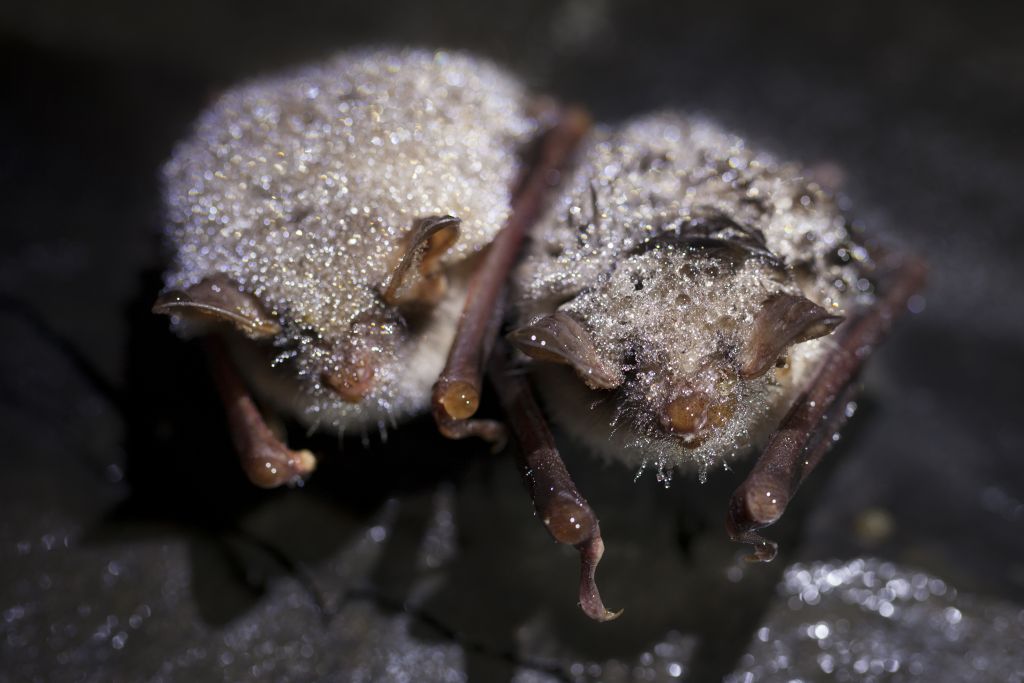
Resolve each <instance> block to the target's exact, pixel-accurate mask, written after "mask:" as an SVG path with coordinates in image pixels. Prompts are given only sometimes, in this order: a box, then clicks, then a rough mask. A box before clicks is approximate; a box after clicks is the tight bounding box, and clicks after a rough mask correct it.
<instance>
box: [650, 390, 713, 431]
mask: <svg viewBox="0 0 1024 683" xmlns="http://www.w3.org/2000/svg"><path fill="white" fill-rule="evenodd" d="M710 404H711V401H710V399H709V398H708V396H707V394H704V393H703V392H700V391H694V390H692V389H691V390H687V391H685V392H684V393H682V394H680V395H679V396H677V397H676V398H674V399H672V400H671V401H669V402H668V403H666V404H665V407H664V408H662V411H661V426H662V428H663V429H664V430H665V431H667V432H672V433H674V434H696V433H697V432H699V431H700V430H701V429H702V428H703V427H704V425H705V424H706V423H707V421H708V407H709V406H710Z"/></svg>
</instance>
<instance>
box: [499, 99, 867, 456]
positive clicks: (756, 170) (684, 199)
mask: <svg viewBox="0 0 1024 683" xmlns="http://www.w3.org/2000/svg"><path fill="white" fill-rule="evenodd" d="M801 173H802V172H801V171H800V169H798V168H796V167H793V166H784V165H781V164H778V163H777V162H775V161H774V160H773V159H771V158H770V157H767V156H766V155H761V154H758V153H756V152H753V151H751V150H749V149H748V148H747V146H746V144H745V143H744V142H743V141H742V140H740V139H739V138H736V137H734V136H730V135H727V134H726V133H724V132H722V131H721V130H720V129H718V128H717V127H715V126H714V125H712V124H710V123H706V122H701V121H697V120H690V119H685V118H682V117H680V116H676V115H671V114H662V115H655V116H652V117H648V118H645V119H641V120H639V121H637V122H634V123H631V124H627V125H626V126H625V127H624V128H623V129H621V130H618V131H605V132H604V133H602V134H599V135H598V136H597V137H596V140H595V141H594V142H592V143H591V144H590V146H589V147H588V148H587V150H586V151H585V152H584V153H583V158H582V161H581V163H580V166H579V168H578V169H577V170H576V173H575V176H574V177H573V179H572V180H571V181H570V182H569V184H568V185H567V187H566V190H565V192H564V193H563V195H562V197H561V198H560V199H559V200H558V201H556V202H555V205H554V206H553V207H552V209H551V211H550V212H549V213H548V214H547V216H546V217H545V218H544V219H542V221H541V223H540V224H539V226H538V228H537V230H536V231H535V239H534V242H533V244H532V246H531V248H530V251H529V252H528V254H527V256H526V258H525V260H524V263H523V264H522V265H521V267H520V269H519V271H518V273H517V277H516V288H517V289H516V292H517V293H516V303H517V304H518V306H519V318H520V321H521V323H520V326H519V327H518V328H517V329H516V330H515V331H514V332H513V333H512V334H511V335H510V339H511V341H512V342H513V343H514V344H515V345H516V346H517V347H518V348H519V349H520V350H521V351H523V352H524V353H526V354H527V355H528V356H531V357H533V358H534V359H535V360H536V361H537V364H536V369H537V372H538V374H539V375H541V376H540V377H539V381H540V383H541V386H542V389H543V390H544V391H545V393H547V394H548V395H549V396H552V395H554V394H555V392H558V393H559V394H560V396H559V398H558V399H557V400H549V401H548V403H549V406H550V408H551V410H552V412H553V413H554V417H555V419H556V421H560V422H562V423H563V424H564V426H565V427H566V429H567V430H568V431H570V432H571V433H572V434H574V435H575V436H577V437H579V438H581V439H583V440H584V441H585V442H586V443H588V445H591V446H592V447H594V448H595V449H596V450H598V451H599V452H603V453H606V454H608V455H609V456H611V457H614V458H617V459H619V460H623V461H625V462H627V463H628V464H630V465H633V466H639V467H653V468H656V469H658V470H659V471H660V472H662V473H663V474H664V476H669V475H670V472H671V470H672V469H676V468H681V469H696V470H697V471H698V472H700V473H701V474H703V473H704V472H706V471H707V470H708V468H710V467H711V466H713V465H715V464H721V463H722V462H724V461H726V460H727V459H729V458H731V457H732V456H733V455H734V454H737V453H740V452H742V451H744V450H746V449H748V448H749V446H751V445H753V444H754V443H755V442H757V441H758V440H759V439H761V438H763V437H764V436H765V435H766V434H767V432H768V431H770V430H771V429H773V428H774V427H775V426H776V425H777V424H778V421H779V419H780V418H781V414H780V413H781V412H782V411H784V410H785V408H786V407H787V406H788V405H789V404H790V403H791V402H792V398H793V397H794V395H795V394H796V393H797V392H798V391H799V389H800V387H801V386H802V384H803V383H805V382H807V381H809V378H810V376H811V375H812V374H813V371H814V370H815V369H816V367H817V366H818V364H819V362H820V360H821V359H822V358H823V356H824V352H825V351H826V350H827V348H828V340H827V338H825V339H820V338H822V337H825V336H826V335H828V334H829V333H830V332H831V331H832V330H833V329H835V328H836V326H837V325H839V324H840V323H841V322H842V320H843V316H844V315H845V314H846V313H847V312H848V309H850V308H856V307H859V306H862V305H867V304H868V303H869V302H870V298H871V293H870V291H865V290H869V288H866V287H865V283H866V282H867V281H866V280H865V279H864V277H863V273H865V272H866V271H867V269H868V267H869V264H868V263H867V262H866V258H865V257H863V253H864V252H863V249H861V248H860V247H859V246H857V245H855V244H854V243H853V240H852V237H851V235H850V234H849V232H848V230H847V228H846V224H845V221H844V220H843V218H842V216H841V215H840V214H839V212H838V210H837V209H836V207H835V205H834V204H833V202H832V201H831V199H830V198H828V197H827V196H826V194H825V193H824V192H823V191H822V190H821V189H820V188H818V187H817V186H815V185H813V184H811V183H809V181H807V180H805V179H804V178H803V177H802V175H801ZM857 255H861V258H862V259H865V260H862V261H859V260H858V258H857ZM814 340H817V341H814ZM559 366H562V367H559ZM570 370H571V371H573V372H574V373H575V374H576V375H577V377H575V378H574V377H572V372H570ZM545 375H546V377H545ZM566 392H571V394H572V396H571V398H569V397H567V396H566V395H565V394H566Z"/></svg>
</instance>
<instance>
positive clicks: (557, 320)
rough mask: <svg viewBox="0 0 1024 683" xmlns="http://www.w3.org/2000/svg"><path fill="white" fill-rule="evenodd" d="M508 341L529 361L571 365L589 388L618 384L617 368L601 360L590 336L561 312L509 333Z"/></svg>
mask: <svg viewBox="0 0 1024 683" xmlns="http://www.w3.org/2000/svg"><path fill="white" fill-rule="evenodd" d="M508 340H509V341H510V342H511V343H512V344H513V346H515V347H516V348H517V349H519V350H520V351H522V352H523V353H525V354H526V355H527V356H530V357H531V358H535V359H537V360H541V361H548V362H551V363H561V364H564V365H569V366H571V367H572V368H573V369H574V370H576V374H578V375H579V376H580V378H581V379H582V380H583V381H584V382H586V384H587V386H589V387H590V388H591V389H614V388H615V387H617V386H619V385H620V384H622V371H621V369H620V368H618V367H616V366H615V365H614V364H613V363H608V362H607V361H605V360H604V359H603V358H601V356H600V354H599V353H598V350H597V345H596V344H595V343H594V341H593V339H592V338H591V337H590V333H589V332H587V330H586V329H584V327H583V326H582V325H580V324H579V323H578V322H577V321H576V320H575V319H573V318H572V317H571V316H570V315H568V314H567V313H564V312H562V311H555V312H554V313H553V314H551V315H548V316H545V317H543V318H541V319H540V320H538V321H536V322H535V323H533V324H532V325H526V326H524V327H520V328H519V329H517V330H514V331H512V332H511V333H509V335H508Z"/></svg>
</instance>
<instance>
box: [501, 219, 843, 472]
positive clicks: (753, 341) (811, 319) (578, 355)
mask: <svg viewBox="0 0 1024 683" xmlns="http://www.w3.org/2000/svg"><path fill="white" fill-rule="evenodd" d="M841 321H842V317H840V316H839V315H836V314H834V313H832V312H829V311H827V310H825V309H824V308H822V307H821V306H819V305H817V304H815V303H814V302H812V301H810V300H809V299H807V298H806V297H804V296H803V294H802V293H801V291H800V290H799V288H797V287H796V285H794V284H793V282H792V280H791V278H790V276H789V275H787V272H786V270H785V269H784V268H783V267H782V266H781V264H780V263H778V261H777V260H775V259H774V258H773V257H772V256H771V254H770V253H768V252H766V251H764V250H761V249H759V248H756V247H755V245H751V244H743V243H742V242H737V241H735V240H734V241H726V240H716V239H704V238H700V239H693V240H689V241H687V240H679V239H674V240H671V241H666V240H652V241H650V242H647V243H644V244H643V245H642V246H641V247H640V248H638V249H635V250H634V251H633V252H630V253H628V254H627V255H626V256H625V257H624V258H623V259H622V260H621V261H620V263H619V264H618V265H617V267H616V268H615V269H614V270H613V271H612V272H611V273H610V274H609V275H608V276H607V277H605V278H603V279H602V280H600V281H599V282H598V283H596V285H595V286H593V287H590V288H588V289H585V290H583V291H582V292H580V293H579V294H578V295H576V296H575V298H573V299H571V300H570V301H568V302H566V303H564V304H563V305H562V306H560V307H559V309H558V310H557V311H556V312H555V313H554V314H552V315H549V316H546V317H542V318H540V319H538V320H535V321H533V322H532V323H530V324H528V325H526V326H523V327H521V328H519V329H517V330H515V331H514V332H513V333H512V334H511V335H510V339H511V341H512V342H513V343H514V344H515V345H516V346H517V347H518V348H519V349H520V350H521V351H523V352H524V353H526V354H527V355H528V356H531V357H533V358H535V359H537V360H540V361H550V362H555V363H561V364H566V365H569V366H571V367H572V368H573V369H574V370H575V371H576V373H577V375H578V376H579V378H580V379H581V380H582V381H583V382H584V383H586V385H587V386H588V387H589V388H590V389H592V390H595V391H596V392H605V393H606V394H608V395H609V397H610V398H612V400H613V401H614V403H615V412H614V421H615V423H616V428H617V429H623V428H625V429H627V430H629V431H630V432H632V433H633V434H635V436H636V439H635V440H636V442H637V443H636V444H635V445H640V446H643V447H644V449H645V450H648V451H650V450H654V451H662V452H664V453H666V454H667V456H666V457H668V458H669V460H670V461H672V462H670V464H673V465H679V464H682V461H683V459H685V458H687V457H691V458H692V457H696V458H697V459H698V460H699V461H702V462H705V463H706V462H709V459H708V456H709V454H710V453H712V452H715V453H721V452H722V451H723V447H724V448H728V447H730V446H732V447H734V448H739V447H741V446H743V445H746V444H747V443H749V442H750V440H751V438H752V436H753V434H752V433H753V432H755V431H756V429H755V425H756V423H757V422H759V421H763V419H762V418H763V417H764V415H765V413H766V412H767V411H768V410H770V409H771V407H772V405H773V402H774V398H775V397H776V396H777V395H778V394H779V393H780V392H779V387H780V386H782V385H785V384H787V383H790V382H792V381H794V379H793V378H792V377H791V375H792V371H791V368H790V358H789V357H790V356H791V355H799V354H791V353H790V350H791V349H792V348H793V347H794V345H796V346H797V347H799V345H800V344H801V343H802V342H805V341H807V340H811V339H815V338H818V337H822V336H824V335H827V334H828V333H830V332H831V331H832V330H833V329H835V327H836V326H837V325H838V324H839V323H840V322H841ZM673 454H674V455H673Z"/></svg>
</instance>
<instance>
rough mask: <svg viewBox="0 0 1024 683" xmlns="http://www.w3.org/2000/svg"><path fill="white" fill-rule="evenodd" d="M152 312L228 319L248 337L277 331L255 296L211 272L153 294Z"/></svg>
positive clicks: (209, 319)
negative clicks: (183, 287)
mask: <svg viewBox="0 0 1024 683" xmlns="http://www.w3.org/2000/svg"><path fill="white" fill-rule="evenodd" d="M153 312H154V313H159V314H162V315H178V316H181V317H183V318H186V319H189V320H195V321H199V322H208V323H210V322H212V323H228V324H229V325H232V326H233V327H234V328H235V329H236V330H238V331H239V332H241V333H242V334H244V335H245V336H247V337H249V338H250V339H266V338H267V337H272V336H274V335H275V334H277V333H278V332H280V331H281V326H280V325H278V324H277V322H275V321H274V320H273V319H272V318H271V317H270V316H268V315H267V313H266V311H265V310H264V309H263V306H262V305H261V304H260V302H259V300H258V299H256V297H254V296H252V295H251V294H246V293H245V292H243V291H241V290H240V289H239V288H238V285H237V284H236V283H235V282H233V281H232V280H230V279H229V278H227V277H225V276H223V275H214V276H213V277H208V278H205V279H203V280H202V281H200V282H199V283H198V284H195V285H192V286H191V287H189V288H188V289H186V290H184V291H182V290H171V291H169V292H164V293H163V294H161V295H160V296H159V297H157V300H156V303H154V304H153Z"/></svg>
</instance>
